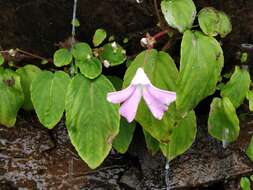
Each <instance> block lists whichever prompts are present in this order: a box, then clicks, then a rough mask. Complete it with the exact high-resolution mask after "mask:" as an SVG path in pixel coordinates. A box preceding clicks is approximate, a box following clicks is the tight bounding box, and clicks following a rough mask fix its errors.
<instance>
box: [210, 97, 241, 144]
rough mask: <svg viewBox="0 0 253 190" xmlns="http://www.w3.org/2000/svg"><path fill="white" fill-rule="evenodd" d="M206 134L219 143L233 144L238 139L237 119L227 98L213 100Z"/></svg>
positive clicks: (233, 108)
mask: <svg viewBox="0 0 253 190" xmlns="http://www.w3.org/2000/svg"><path fill="white" fill-rule="evenodd" d="M208 132H209V133H210V134H211V135H212V136H213V137H215V138H216V139H218V140H221V141H227V142H233V141H235V140H236V139H237V138H238V136H239V132H240V126H239V119H238V117H237V115H236V111H235V107H234V106H233V104H232V103H231V101H230V100H229V98H227V97H225V98H223V99H220V98H214V99H213V102H212V104H211V109H210V113H209V118H208Z"/></svg>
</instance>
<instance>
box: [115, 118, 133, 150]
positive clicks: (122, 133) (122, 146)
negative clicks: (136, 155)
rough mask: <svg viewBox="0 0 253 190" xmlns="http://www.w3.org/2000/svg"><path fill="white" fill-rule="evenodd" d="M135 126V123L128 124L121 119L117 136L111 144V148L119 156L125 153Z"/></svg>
mask: <svg viewBox="0 0 253 190" xmlns="http://www.w3.org/2000/svg"><path fill="white" fill-rule="evenodd" d="M135 125H136V123H135V122H132V123H128V122H127V120H126V119H124V118H121V120H120V129H119V134H118V135H117V136H116V138H115V139H114V140H113V143H112V145H113V148H115V149H116V150H117V152H119V153H121V154H124V153H126V151H127V149H128V147H129V145H130V143H131V141H132V138H133V135H134V130H135Z"/></svg>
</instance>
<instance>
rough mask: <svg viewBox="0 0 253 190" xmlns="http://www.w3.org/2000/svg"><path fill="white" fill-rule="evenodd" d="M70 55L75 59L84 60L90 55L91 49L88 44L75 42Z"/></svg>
mask: <svg viewBox="0 0 253 190" xmlns="http://www.w3.org/2000/svg"><path fill="white" fill-rule="evenodd" d="M71 53H72V55H73V56H74V58H75V59H76V60H85V59H87V58H89V57H91V55H92V50H91V48H90V46H89V44H87V43H84V42H80V43H76V44H75V45H74V46H73V48H72V50H71Z"/></svg>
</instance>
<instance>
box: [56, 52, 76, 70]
mask: <svg viewBox="0 0 253 190" xmlns="http://www.w3.org/2000/svg"><path fill="white" fill-rule="evenodd" d="M71 61H72V55H71V53H70V52H69V51H68V50H67V49H65V48H61V49H58V50H57V51H56V52H55V53H54V64H55V65H56V66H57V67H62V66H65V65H68V64H70V63H71Z"/></svg>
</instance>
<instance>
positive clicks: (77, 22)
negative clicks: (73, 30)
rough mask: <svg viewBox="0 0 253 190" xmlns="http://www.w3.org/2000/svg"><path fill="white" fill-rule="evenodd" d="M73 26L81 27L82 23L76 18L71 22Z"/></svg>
mask: <svg viewBox="0 0 253 190" xmlns="http://www.w3.org/2000/svg"><path fill="white" fill-rule="evenodd" d="M71 24H72V25H73V26H74V27H79V26H80V22H79V20H78V19H77V18H75V19H74V20H72V21H71Z"/></svg>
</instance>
